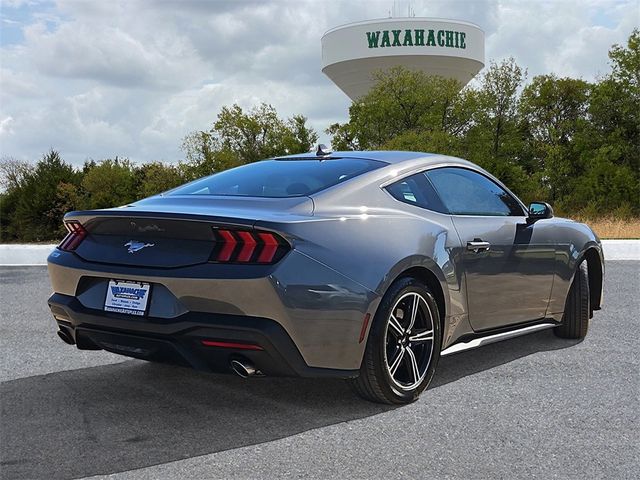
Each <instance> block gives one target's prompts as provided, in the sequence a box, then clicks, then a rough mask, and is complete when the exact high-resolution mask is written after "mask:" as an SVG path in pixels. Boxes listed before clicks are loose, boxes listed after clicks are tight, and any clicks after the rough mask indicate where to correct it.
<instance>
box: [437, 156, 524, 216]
mask: <svg viewBox="0 0 640 480" xmlns="http://www.w3.org/2000/svg"><path fill="white" fill-rule="evenodd" d="M426 175H427V178H428V179H429V180H430V181H431V183H433V186H434V187H435V189H436V191H437V192H438V195H439V197H440V199H441V200H442V203H444V205H445V207H446V208H447V210H448V211H449V213H451V214H452V215H485V216H523V215H524V212H523V210H522V207H521V206H520V204H519V203H518V201H517V200H516V199H515V198H513V196H512V195H510V194H509V193H507V192H506V191H505V190H504V189H503V188H501V187H500V186H499V185H497V184H496V183H495V182H493V181H492V180H490V179H489V178H487V177H485V176H484V175H481V174H479V173H477V172H474V171H472V170H467V169H465V168H450V167H446V168H437V169H434V170H429V171H428V172H427V173H426Z"/></svg>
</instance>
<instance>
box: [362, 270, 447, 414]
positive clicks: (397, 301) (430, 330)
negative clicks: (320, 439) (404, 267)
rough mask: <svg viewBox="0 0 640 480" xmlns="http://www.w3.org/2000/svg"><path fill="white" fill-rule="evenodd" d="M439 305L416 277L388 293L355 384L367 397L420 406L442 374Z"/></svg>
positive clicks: (401, 280) (400, 282)
mask: <svg viewBox="0 0 640 480" xmlns="http://www.w3.org/2000/svg"><path fill="white" fill-rule="evenodd" d="M441 338H442V337H441V329H440V315H439V312H438V305H437V303H436V301H435V299H434V297H433V295H432V294H431V292H430V291H429V288H428V287H427V286H426V285H424V284H423V283H422V282H420V281H418V280H417V279H415V278H411V277H405V278H401V279H399V280H397V281H396V282H395V283H394V284H393V285H391V287H389V290H387V293H385V295H384V297H383V298H382V301H381V302H380V306H379V307H378V310H377V312H376V315H375V317H374V319H373V323H372V325H371V330H370V331H369V338H368V340H367V347H366V349H365V353H364V358H363V359H362V366H361V367H360V376H359V377H358V378H355V379H352V380H350V383H351V386H352V387H353V389H354V390H355V392H356V393H357V394H358V395H360V396H361V397H362V398H364V399H366V400H369V401H372V402H377V403H386V404H404V403H410V402H413V401H415V400H416V399H417V398H418V396H419V395H420V393H421V392H422V391H423V390H424V389H425V388H427V386H428V385H429V383H430V382H431V379H432V378H433V375H434V373H435V370H436V365H437V363H438V358H439V357H440V348H441V343H442V342H441Z"/></svg>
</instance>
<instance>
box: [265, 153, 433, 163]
mask: <svg viewBox="0 0 640 480" xmlns="http://www.w3.org/2000/svg"><path fill="white" fill-rule="evenodd" d="M437 156H438V154H435V153H424V152H404V151H399V150H371V151H367V150H363V151H337V152H331V153H330V154H329V155H323V156H318V155H316V154H315V153H313V152H307V153H298V154H296V155H286V156H281V157H275V159H276V160H296V159H297V160H322V159H326V160H331V159H340V158H361V159H365V160H377V161H379V162H384V163H388V164H390V165H391V164H396V163H401V162H405V161H407V160H414V159H417V158H423V159H424V158H426V157H437Z"/></svg>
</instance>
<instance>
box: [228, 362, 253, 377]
mask: <svg viewBox="0 0 640 480" xmlns="http://www.w3.org/2000/svg"><path fill="white" fill-rule="evenodd" d="M230 365H231V370H233V371H234V372H235V373H236V374H238V375H239V376H241V377H242V378H249V377H253V376H254V375H260V372H259V371H258V370H256V367H254V366H253V364H252V363H251V362H249V361H247V360H231V362H230Z"/></svg>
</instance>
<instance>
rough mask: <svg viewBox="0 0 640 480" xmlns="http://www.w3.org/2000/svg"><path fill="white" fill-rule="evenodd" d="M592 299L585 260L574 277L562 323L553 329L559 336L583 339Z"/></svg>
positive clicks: (587, 326)
mask: <svg viewBox="0 0 640 480" xmlns="http://www.w3.org/2000/svg"><path fill="white" fill-rule="evenodd" d="M590 300H591V295H590V292H589V272H588V270H587V262H586V261H583V262H582V263H581V264H580V265H579V266H578V268H577V270H576V274H575V275H574V277H573V282H572V283H571V288H570V289H569V294H568V295H567V302H566V305H565V307H564V315H563V317H562V324H561V325H559V326H557V327H556V328H554V330H553V331H554V333H555V334H556V335H557V336H558V337H561V338H572V339H582V338H584V337H585V336H586V335H587V331H588V330H589V317H590V313H591V304H590Z"/></svg>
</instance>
